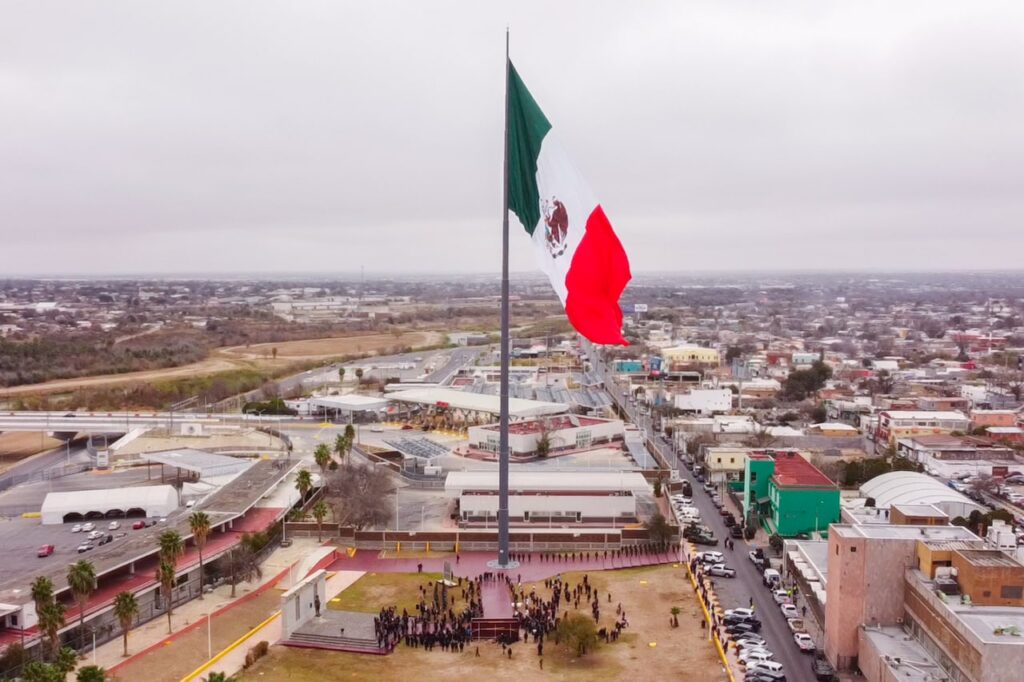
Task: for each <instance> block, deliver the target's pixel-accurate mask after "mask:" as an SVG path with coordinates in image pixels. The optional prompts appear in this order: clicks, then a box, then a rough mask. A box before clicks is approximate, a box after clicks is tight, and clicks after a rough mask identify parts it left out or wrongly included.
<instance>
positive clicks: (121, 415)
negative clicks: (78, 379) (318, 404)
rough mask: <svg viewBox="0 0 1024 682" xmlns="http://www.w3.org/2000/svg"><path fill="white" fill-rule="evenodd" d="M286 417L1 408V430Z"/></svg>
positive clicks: (117, 429) (112, 429) (267, 421)
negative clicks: (14, 410)
mask: <svg viewBox="0 0 1024 682" xmlns="http://www.w3.org/2000/svg"><path fill="white" fill-rule="evenodd" d="M288 419H289V418H288V417H280V416H270V415H253V414H194V413H180V412H68V411H66V410H65V411H62V412H0V433H4V432H7V431H30V432H36V433H38V432H44V433H63V434H69V433H70V434H75V433H128V432H129V431H131V430H132V429H167V430H169V431H173V430H174V429H175V428H178V429H181V428H184V427H186V426H187V425H190V424H194V425H196V426H198V427H200V428H201V427H203V426H215V425H221V424H232V425H246V426H263V425H266V426H277V425H278V424H280V423H281V422H283V421H286V420H288Z"/></svg>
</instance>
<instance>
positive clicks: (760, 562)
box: [747, 547, 768, 569]
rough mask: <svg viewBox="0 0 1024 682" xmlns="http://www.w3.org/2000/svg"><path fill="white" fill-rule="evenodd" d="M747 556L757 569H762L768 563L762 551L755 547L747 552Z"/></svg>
mask: <svg viewBox="0 0 1024 682" xmlns="http://www.w3.org/2000/svg"><path fill="white" fill-rule="evenodd" d="M747 556H748V557H750V560H751V561H752V562H753V563H754V565H755V566H757V567H758V568H759V569H760V568H762V567H763V566H764V565H765V564H766V563H768V558H767V557H765V555H764V550H763V549H761V548H760V547H755V548H754V549H752V550H750V551H749V552H747Z"/></svg>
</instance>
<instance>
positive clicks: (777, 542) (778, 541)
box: [768, 533, 782, 552]
mask: <svg viewBox="0 0 1024 682" xmlns="http://www.w3.org/2000/svg"><path fill="white" fill-rule="evenodd" d="M768 546H769V547H771V548H772V549H773V550H775V551H776V552H781V551H782V536H781V535H779V534H778V533H772V534H771V535H770V536H769V537H768Z"/></svg>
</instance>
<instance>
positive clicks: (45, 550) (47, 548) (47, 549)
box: [36, 545, 55, 556]
mask: <svg viewBox="0 0 1024 682" xmlns="http://www.w3.org/2000/svg"><path fill="white" fill-rule="evenodd" d="M54 549H55V548H54V546H53V545H43V546H42V547H40V548H39V551H38V552H36V556H50V555H51V554H53V550H54Z"/></svg>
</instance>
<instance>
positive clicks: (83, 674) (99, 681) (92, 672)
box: [75, 665, 107, 682]
mask: <svg viewBox="0 0 1024 682" xmlns="http://www.w3.org/2000/svg"><path fill="white" fill-rule="evenodd" d="M106 680H107V673H106V671H105V670H103V668H101V667H99V666H98V665H87V666H85V667H84V668H79V669H78V675H77V676H75V682H106Z"/></svg>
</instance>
